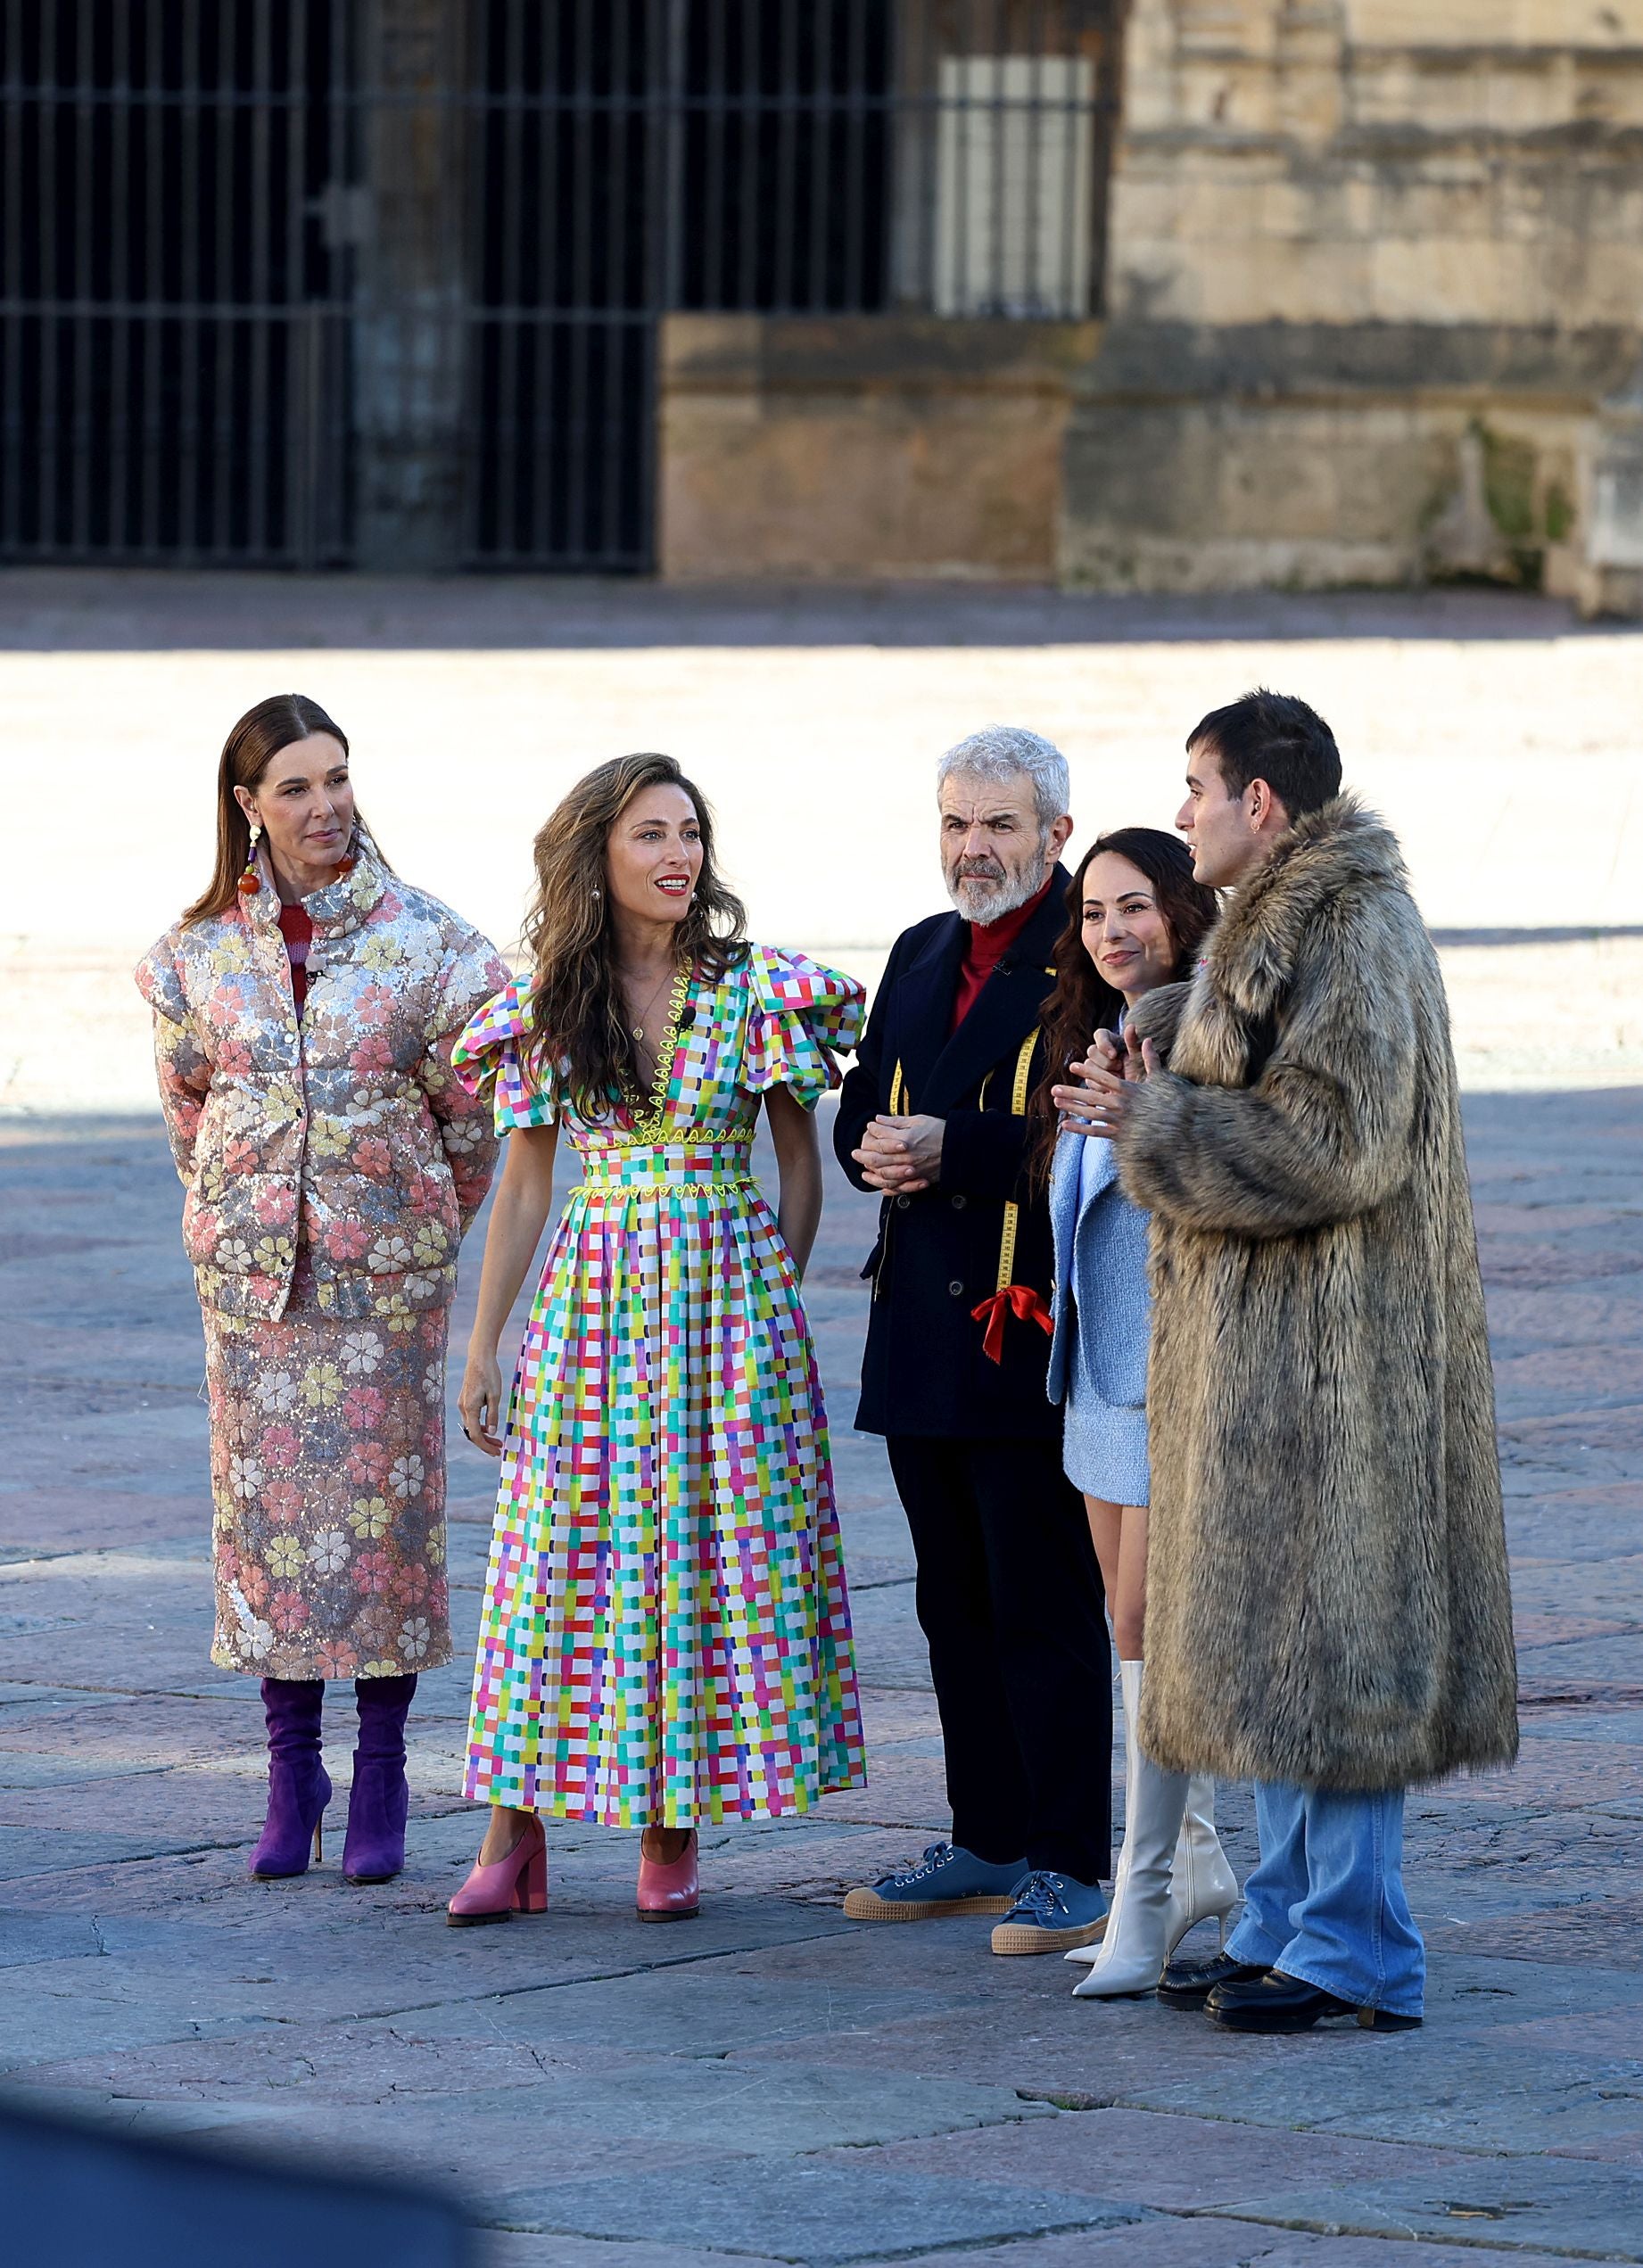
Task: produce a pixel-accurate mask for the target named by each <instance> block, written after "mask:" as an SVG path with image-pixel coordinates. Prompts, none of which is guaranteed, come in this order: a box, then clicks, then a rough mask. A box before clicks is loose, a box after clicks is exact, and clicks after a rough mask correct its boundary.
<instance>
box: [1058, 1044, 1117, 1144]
mask: <svg viewBox="0 0 1643 2268" xmlns="http://www.w3.org/2000/svg"><path fill="white" fill-rule="evenodd" d="M1128 1099H1129V1098H1128V1097H1127V1095H1126V1093H1124V1051H1123V1048H1122V1046H1121V1044H1120V1043H1119V1041H1118V1040H1117V1039H1116V1038H1115V1037H1114V1035H1113V1034H1112V1033H1110V1032H1097V1033H1096V1035H1095V1036H1094V1039H1093V1040H1092V1041H1091V1042H1090V1049H1089V1053H1088V1054H1087V1055H1086V1056H1085V1058H1084V1060H1082V1062H1077V1063H1069V1065H1068V1067H1067V1082H1066V1083H1065V1084H1063V1085H1060V1086H1053V1087H1052V1088H1051V1089H1050V1100H1051V1101H1052V1102H1053V1103H1054V1105H1055V1110H1056V1116H1057V1118H1059V1119H1060V1121H1061V1131H1062V1132H1063V1133H1064V1134H1102V1135H1109V1136H1110V1134H1111V1132H1112V1124H1111V1122H1112V1119H1113V1118H1114V1117H1115V1116H1121V1115H1122V1112H1123V1109H1124V1106H1125V1104H1126V1103H1127V1101H1128Z"/></svg>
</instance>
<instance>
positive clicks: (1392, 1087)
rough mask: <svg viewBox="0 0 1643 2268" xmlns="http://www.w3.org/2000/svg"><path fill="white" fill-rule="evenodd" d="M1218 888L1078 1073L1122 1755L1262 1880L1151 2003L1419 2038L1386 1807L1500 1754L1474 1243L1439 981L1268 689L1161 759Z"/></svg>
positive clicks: (1314, 733) (1484, 1386)
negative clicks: (1114, 1376) (1119, 1422)
mask: <svg viewBox="0 0 1643 2268" xmlns="http://www.w3.org/2000/svg"><path fill="white" fill-rule="evenodd" d="M1187 749H1188V755H1189V771H1188V776H1187V787H1188V795H1187V801H1186V804H1185V806H1184V807H1183V809H1182V812H1181V813H1180V815H1179V817H1178V819H1177V825H1178V826H1179V827H1180V828H1181V829H1182V831H1183V833H1184V834H1185V836H1186V837H1187V840H1188V842H1189V844H1190V845H1191V846H1192V849H1193V871H1194V874H1195V876H1196V877H1197V878H1198V879H1199V880H1200V881H1201V882H1205V883H1208V884H1210V886H1211V887H1223V888H1226V889H1228V890H1229V891H1230V892H1231V894H1232V895H1231V896H1230V900H1229V902H1228V904H1227V906H1226V911H1224V913H1223V914H1222V917H1221V919H1220V920H1219V922H1218V925H1217V927H1216V928H1215V929H1214V930H1213V931H1212V932H1211V934H1210V937H1209V938H1208V939H1207V940H1206V943H1205V946H1204V952H1203V958H1202V960H1201V961H1200V963H1199V966H1198V969H1197V972H1196V975H1195V976H1194V977H1193V979H1192V981H1191V982H1190V983H1188V984H1185V985H1177V986H1169V987H1166V988H1162V989H1160V991H1158V992H1155V993H1153V994H1150V995H1149V996H1148V997H1147V999H1146V1000H1145V1001H1144V1002H1142V1003H1140V1005H1139V1007H1138V1010H1137V1013H1136V1014H1135V1017H1134V1018H1133V1019H1131V1022H1130V1025H1129V1027H1128V1029H1127V1034H1126V1050H1127V1054H1126V1062H1125V1065H1124V1067H1123V1068H1124V1069H1125V1070H1126V1071H1127V1077H1124V1078H1122V1079H1120V1078H1119V1077H1118V1076H1116V1073H1117V1071H1118V1068H1119V1067H1118V1066H1117V1065H1109V1067H1108V1068H1107V1069H1106V1071H1105V1072H1104V1073H1103V1072H1100V1071H1097V1070H1094V1069H1093V1070H1092V1071H1091V1073H1090V1074H1089V1076H1090V1077H1091V1078H1092V1079H1093V1080H1094V1082H1095V1084H1096V1085H1097V1087H1098V1089H1099V1090H1100V1092H1101V1095H1102V1100H1101V1102H1100V1103H1099V1105H1098V1106H1097V1108H1096V1110H1095V1112H1094V1115H1095V1116H1098V1117H1100V1116H1102V1114H1104V1117H1105V1121H1106V1123H1108V1124H1110V1129H1111V1131H1112V1133H1113V1134H1114V1136H1115V1138H1116V1139H1117V1140H1118V1142H1119V1168H1120V1173H1121V1175H1122V1180H1123V1186H1124V1188H1125V1190H1126V1192H1127V1194H1128V1195H1129V1197H1130V1198H1131V1199H1132V1200H1134V1202H1135V1204H1137V1205H1140V1206H1143V1207H1144V1208H1146V1209H1147V1210H1148V1211H1149V1212H1150V1213H1151V1214H1152V1278H1153V1287H1154V1298H1155V1307H1154V1322H1153V1337H1152V1356H1151V1366H1150V1371H1149V1377H1148V1411H1149V1443H1150V1451H1151V1457H1152V1517H1151V1536H1150V1550H1149V1558H1148V1570H1147V1682H1146V1687H1145V1692H1144V1696H1143V1705H1142V1714H1141V1741H1142V1744H1143V1748H1144V1749H1145V1750H1146V1752H1147V1753H1149V1754H1150V1755H1151V1756H1152V1757H1153V1758H1154V1759H1155V1760H1156V1761H1158V1762H1159V1763H1160V1765H1163V1766H1164V1767H1166V1768H1167V1769H1171V1770H1176V1771H1204V1772H1212V1773H1214V1774H1215V1775H1216V1776H1217V1777H1219V1778H1224V1779H1243V1778H1249V1779H1253V1780H1254V1781H1255V1782H1256V1784H1257V1785H1256V1809H1257V1817H1258V1822H1259V1831H1260V1847H1261V1860H1260V1865H1259V1868H1257V1870H1256V1872H1255V1873H1254V1874H1253V1875H1251V1877H1250V1879H1249V1881H1248V1883H1247V1885H1246V1886H1245V1893H1244V1895H1245V1907H1244V1913H1243V1919H1242V1920H1241V1922H1240V1924H1239V1926H1238V1928H1237V1929H1236V1931H1235V1932H1234V1935H1233V1937H1232V1939H1231V1940H1230V1942H1229V1944H1228V1946H1227V1949H1226V1952H1225V1953H1224V1954H1222V1955H1221V1956H1219V1957H1218V1959H1216V1960H1214V1961H1210V1962H1199V1963H1195V1964H1187V1963H1183V1964H1177V1965H1176V1966H1175V1967H1172V1968H1171V1969H1169V1970H1168V1971H1167V1972H1166V1974H1165V1977H1164V1981H1163V1984H1162V1986H1161V1987H1160V1993H1161V1997H1163V1998H1164V1999H1165V2000H1169V2001H1172V2002H1174V2003H1176V2004H1177V2005H1185V2006H1203V2007H1205V2008H1207V2010H1208V2013H1209V2014H1210V2016H1212V2017H1214V2018H1215V2019H1217V2020H1218V2022H1219V2023H1221V2024H1222V2025H1227V2026H1229V2027H1230V2028H1233V2029H1235V2030H1242V2031H1254V2032H1275V2031H1292V2030H1299V2029H1301V2028H1303V2027H1305V2026H1307V2025H1311V2024H1313V2023H1316V2022H1317V2020H1318V2019H1319V2018H1320V2017H1325V2016H1343V2015H1352V2016H1355V2017H1356V2018H1357V2020H1358V2023H1359V2024H1360V2025H1364V2026H1366V2028H1373V2027H1377V2026H1378V2027H1382V2028H1401V2027H1402V2026H1405V2025H1413V2024H1416V2023H1418V2022H1419V2021H1420V2018H1421V2012H1422V2005H1423V1988H1424V1949H1423V1947H1422V1943H1421V1939H1420V1934H1419V1932H1418V1930H1417V1929H1416V1926H1415V1923H1414V1920H1413V1918H1412V1917H1411V1916H1410V1913H1409V1909H1408V1902H1407V1901H1406V1899H1405V1896H1404V1892H1403V1885H1402V1880H1401V1866H1400V1861H1401V1841H1402V1825H1403V1794H1404V1790H1405V1788H1406V1787H1407V1786H1409V1785H1410V1784H1411V1783H1414V1782H1418V1781H1423V1780H1432V1779H1435V1778H1437V1777H1440V1776H1441V1775H1442V1774H1444V1773H1448V1772H1451V1771H1454V1770H1456V1769H1459V1768H1461V1767H1468V1768H1471V1769H1480V1768H1483V1767H1488V1766H1491V1765H1504V1764H1507V1763H1509V1762H1510V1761H1512V1759H1513V1758H1514V1756H1515V1754H1516V1750H1517V1718H1516V1668H1515V1656H1514V1651H1513V1642H1512V1616H1511V1597H1510V1591H1509V1586H1508V1580H1507V1554H1506V1538H1505V1530H1504V1523H1503V1520H1502V1514H1501V1499H1500V1472H1499V1462H1498V1457H1497V1452H1496V1446H1495V1433H1494V1387H1493V1378H1492V1373H1491V1372H1490V1359H1489V1347H1488V1340H1487V1335H1486V1329H1485V1322H1484V1313H1483V1297H1482V1282H1481V1279H1480V1275H1479V1270H1478V1259H1477V1243H1476V1237H1475V1233H1474V1227H1473V1219H1472V1201H1471V1195H1470V1191H1469V1187H1468V1183H1467V1178H1466V1160H1465V1147H1464V1143H1463V1140H1462V1134H1461V1118H1460V1103H1459V1095H1458V1088H1457V1078H1456V1072H1455V1062H1454V1055H1453V1052H1452V1049H1451V1046H1450V1042H1449V1017H1448V1010H1447V1005H1446V1002H1445V998H1444V992H1443V983H1442V978H1441V975H1440V972H1439V968H1438V961H1437V956H1436V953H1434V951H1433V948H1432V940H1431V938H1430V937H1429V936H1428V935H1427V932H1426V929H1425V927H1424V924H1423V922H1422V920H1421V918H1420V915H1419V913H1418V912H1417V911H1416V907H1415V903H1414V901H1413V899H1412V898H1411V896H1410V894H1409V888H1408V879H1407V877H1406V875H1405V871H1404V866H1403V862H1402V859H1401V856H1400V855H1399V849H1398V845H1397V842H1396V840H1395V839H1394V837H1392V835H1391V832H1390V831H1389V830H1388V829H1387V828H1386V827H1385V826H1384V825H1383V823H1382V822H1381V821H1380V820H1378V819H1377V818H1375V816H1374V815H1373V813H1371V812H1368V811H1366V810H1365V809H1364V807H1363V806H1362V805H1361V804H1359V803H1358V801H1357V800H1356V799H1355V798H1354V797H1353V796H1350V795H1342V793H1341V792H1340V783H1341V761H1340V756H1339V754H1338V753H1337V750H1336V747H1335V743H1334V738H1333V734H1332V733H1331V732H1330V730H1329V728H1328V726H1327V725H1326V724H1325V722H1323V720H1322V719H1321V718H1320V717H1319V716H1317V714H1316V713H1315V712H1314V711H1313V710H1311V709H1310V708H1309V707H1308V706H1307V705H1306V704H1305V703H1304V702H1301V701H1297V700H1293V699H1291V698H1288V697H1283V696H1279V695H1275V694H1272V693H1267V692H1264V691H1262V692H1256V693H1252V694H1249V695H1246V696H1245V697H1244V698H1243V699H1242V700H1240V701H1237V702H1234V703H1233V704H1232V705H1230V706H1229V707H1226V708H1224V709H1219V710H1217V711H1214V712H1213V713H1211V714H1210V715H1209V716H1208V717H1206V718H1205V719H1204V720H1203V721H1202V722H1201V723H1200V724H1199V725H1198V726H1197V727H1196V728H1195V729H1194V730H1193V734H1192V737H1191V738H1190V739H1189V740H1188V742H1187Z"/></svg>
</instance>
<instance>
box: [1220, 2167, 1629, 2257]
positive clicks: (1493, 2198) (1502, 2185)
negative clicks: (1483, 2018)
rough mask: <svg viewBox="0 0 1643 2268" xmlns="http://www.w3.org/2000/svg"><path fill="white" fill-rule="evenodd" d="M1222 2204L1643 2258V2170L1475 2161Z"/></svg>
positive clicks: (1235, 2212)
mask: <svg viewBox="0 0 1643 2268" xmlns="http://www.w3.org/2000/svg"><path fill="white" fill-rule="evenodd" d="M1216 2210H1217V2211H1218V2213H1221V2214H1226V2216H1227V2217H1228V2218H1230V2219H1234V2220H1239V2221H1256V2222H1259V2223H1263V2224H1265V2225H1266V2226H1268V2227H1277V2228H1290V2229H1315V2230H1317V2231H1320V2232H1321V2233H1323V2234H1324V2235H1326V2236H1334V2235H1338V2234H1342V2233H1344V2234H1346V2235H1350V2236H1366V2237H1432V2238H1437V2239H1441V2240H1443V2241H1446V2242H1449V2243H1451V2244H1452V2243H1454V2242H1455V2241H1456V2240H1457V2238H1456V2232H1457V2227H1460V2228H1464V2229H1465V2231H1468V2232H1474V2231H1482V2232H1483V2233H1484V2234H1487V2235H1489V2236H1491V2237H1495V2238H1497V2239H1501V2238H1505V2239H1508V2240H1509V2241H1510V2242H1512V2243H1514V2244H1523V2245H1537V2244H1538V2245H1540V2246H1542V2247H1556V2249H1557V2250H1559V2251H1562V2252H1566V2253H1573V2254H1574V2255H1576V2256H1578V2257H1583V2258H1585V2259H1588V2260H1643V2175H1634V2174H1630V2173H1598V2172H1597V2171H1596V2170H1595V2169H1593V2168H1591V2167H1589V2166H1581V2167H1579V2168H1576V2167H1574V2166H1572V2165H1556V2164H1553V2163H1552V2162H1550V2161H1541V2162H1540V2163H1538V2164H1527V2163H1525V2162H1524V2161H1523V2159H1522V2158H1514V2159H1513V2160H1512V2161H1511V2162H1510V2163H1509V2164H1507V2165H1502V2164H1500V2163H1499V2161H1490V2160H1482V2161H1478V2160H1474V2162H1473V2163H1472V2164H1471V2165H1469V2166H1466V2167H1465V2168H1464V2169H1457V2170H1456V2171H1454V2172H1453V2173H1445V2174H1441V2175H1440V2176H1439V2177H1438V2178H1436V2179H1429V2180H1426V2181H1409V2180H1401V2181H1390V2182H1380V2181H1370V2182H1368V2183H1366V2184H1363V2185H1354V2187H1353V2188H1352V2189H1351V2190H1338V2189H1329V2188H1325V2187H1322V2186H1318V2187H1308V2188H1305V2189H1300V2190H1275V2191H1274V2192H1273V2193H1272V2194H1271V2195H1269V2196H1265V2197H1250V2198H1245V2199H1243V2200H1242V2201H1241V2202H1240V2203H1238V2204H1236V2205H1225V2206H1218V2207H1216Z"/></svg>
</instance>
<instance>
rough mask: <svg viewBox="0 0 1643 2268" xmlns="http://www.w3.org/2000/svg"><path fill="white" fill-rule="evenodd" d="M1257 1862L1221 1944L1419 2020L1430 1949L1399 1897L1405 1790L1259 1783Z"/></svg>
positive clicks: (1242, 1956)
mask: <svg viewBox="0 0 1643 2268" xmlns="http://www.w3.org/2000/svg"><path fill="white" fill-rule="evenodd" d="M1255 1821H1256V1825H1257V1827H1259V1831H1260V1864H1259V1866H1258V1867H1257V1868H1256V1869H1255V1871H1254V1873H1253V1874H1252V1875H1251V1876H1250V1878H1249V1880H1248V1881H1247V1882H1246V1883H1245V1884H1244V1885H1243V1917H1242V1919H1241V1920H1240V1921H1239V1924H1238V1926H1237V1928H1236V1929H1235V1930H1234V1932H1233V1934H1232V1937H1231V1939H1230V1940H1229V1942H1228V1943H1227V1948H1226V1950H1227V1951H1228V1952H1229V1953H1230V1954H1231V1955H1232V1956H1233V1958H1234V1960H1239V1961H1251V1962H1257V1961H1258V1962H1259V1963H1260V1965H1261V1966H1262V1967H1264V1968H1277V1969H1282V1970H1283V1972H1284V1975H1285V1976H1299V1977H1300V1978H1302V1979H1304V1981H1305V1982H1306V1983H1309V1984H1316V1985H1317V1986H1319V1987H1320V1988H1321V1989H1322V1990H1323V1991H1324V1992H1333V1993H1335V1994H1336V1995H1337V1996H1338V1998H1340V1999H1341V2000H1351V2001H1353V2002H1355V2003H1356V2004H1357V2006H1358V2007H1359V2008H1385V2009H1386V2010H1387V2011H1388V2012H1389V2014H1391V2015H1393V2016H1419V2015H1420V2014H1421V2009H1422V1995H1423V1992H1424V1985H1425V1982H1426V1949H1425V1947H1424V1945H1423V1944H1422V1942H1421V1934H1420V1932H1419V1930H1418V1929H1416V1926H1415V1920H1414V1917H1413V1916H1412V1915H1411V1913H1410V1911H1409V1901H1408V1899H1407V1898H1406V1897H1405V1896H1404V1892H1403V1790H1402V1789H1401V1788H1400V1787H1395V1788H1386V1789H1383V1790H1380V1791H1377V1792H1375V1793H1374V1794H1350V1793H1348V1792H1346V1791H1344V1790H1341V1789H1336V1788H1302V1787H1286V1786H1281V1785H1279V1784H1278V1783H1276V1782H1273V1781H1257V1783H1256V1786H1255Z"/></svg>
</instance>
